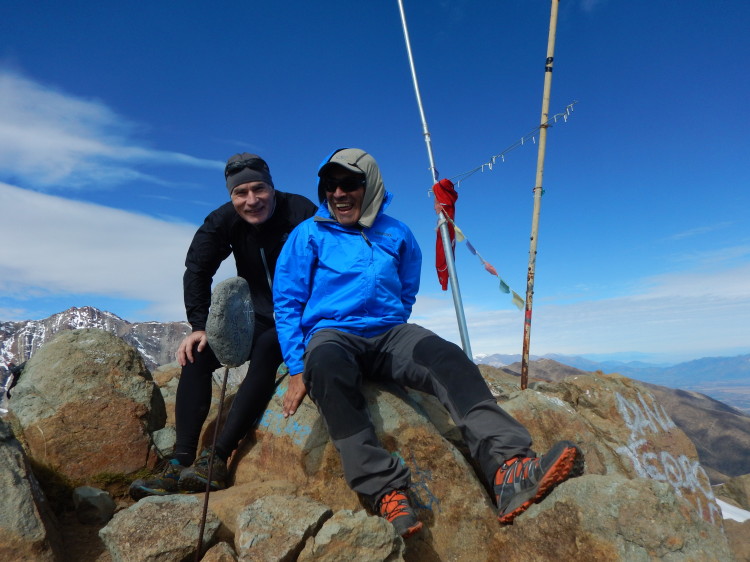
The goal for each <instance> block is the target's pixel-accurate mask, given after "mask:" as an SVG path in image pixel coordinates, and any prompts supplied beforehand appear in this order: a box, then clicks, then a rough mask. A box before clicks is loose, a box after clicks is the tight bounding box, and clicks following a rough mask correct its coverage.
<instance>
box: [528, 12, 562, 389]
mask: <svg viewBox="0 0 750 562" xmlns="http://www.w3.org/2000/svg"><path fill="white" fill-rule="evenodd" d="M559 4H560V0H552V9H551V13H550V20H549V38H548V40H547V60H546V62H545V65H544V92H543V94H542V121H541V122H542V124H541V126H540V127H539V149H538V152H537V167H536V184H535V186H534V214H533V216H532V219H531V244H530V247H529V271H528V274H527V277H526V313H525V315H524V323H523V355H522V357H521V390H525V389H526V385H527V382H528V378H529V345H530V341H531V305H532V302H533V300H534V275H535V268H536V244H537V238H538V235H539V213H540V211H541V207H542V193H543V191H542V178H543V177H544V154H545V150H546V148H547V127H549V125H548V123H547V122H548V121H549V98H550V90H551V89H552V62H553V60H554V55H555V31H556V29H557V8H558V5H559Z"/></svg>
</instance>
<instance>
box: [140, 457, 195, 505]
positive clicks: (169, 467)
mask: <svg viewBox="0 0 750 562" xmlns="http://www.w3.org/2000/svg"><path fill="white" fill-rule="evenodd" d="M183 470H185V467H184V466H182V465H181V464H180V463H179V462H178V461H177V459H169V460H167V461H166V462H164V465H163V466H162V467H161V469H160V470H158V471H157V473H156V474H154V476H153V477H151V478H147V479H143V478H139V479H138V480H134V481H133V483H132V484H131V485H130V488H129V490H128V492H129V493H130V497H131V498H133V499H134V500H136V501H137V500H140V499H141V498H145V497H146V496H166V495H169V494H178V493H179V492H180V490H179V488H178V487H177V481H178V480H179V479H180V474H181V473H182V471H183Z"/></svg>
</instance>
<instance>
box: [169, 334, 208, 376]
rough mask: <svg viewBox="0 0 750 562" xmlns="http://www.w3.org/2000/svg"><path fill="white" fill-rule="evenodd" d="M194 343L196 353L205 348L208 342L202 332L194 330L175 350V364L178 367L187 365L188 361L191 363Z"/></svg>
mask: <svg viewBox="0 0 750 562" xmlns="http://www.w3.org/2000/svg"><path fill="white" fill-rule="evenodd" d="M196 343H197V344H198V351H203V350H204V349H205V348H206V345H207V344H208V340H207V339H206V332H205V331H204V330H196V331H195V332H193V333H192V334H190V335H189V336H187V337H186V338H185V339H184V340H182V341H181V342H180V347H178V348H177V362H178V363H179V364H180V367H184V366H185V365H187V364H188V361H190V363H192V362H193V346H194V345H195V344H196Z"/></svg>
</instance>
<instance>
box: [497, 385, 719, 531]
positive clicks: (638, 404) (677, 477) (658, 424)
mask: <svg viewBox="0 0 750 562" xmlns="http://www.w3.org/2000/svg"><path fill="white" fill-rule="evenodd" d="M503 407H504V408H505V409H506V410H507V411H508V412H509V413H510V414H511V415H513V416H514V417H515V418H516V419H518V420H519V421H520V422H521V423H523V424H524V425H525V426H526V427H527V428H528V429H529V431H530V432H531V435H532V437H533V439H534V445H535V447H536V448H538V449H539V452H542V453H543V452H544V451H545V450H546V448H548V447H549V446H550V445H551V443H552V442H553V441H557V440H558V439H570V440H571V441H574V442H576V443H578V444H579V445H580V446H581V448H582V449H583V451H584V453H585V455H586V474H608V475H611V474H620V475H623V476H625V477H627V478H631V479H632V478H646V479H652V480H656V481H658V482H664V483H667V484H669V485H670V486H671V487H672V489H673V491H674V493H675V494H676V495H678V496H681V497H683V498H685V499H686V500H688V501H689V502H690V504H691V505H692V506H693V509H694V510H695V511H696V512H698V513H700V514H701V517H702V518H703V519H704V520H706V521H708V522H710V523H712V524H716V525H718V526H721V520H722V517H721V508H720V507H719V504H718V503H717V501H716V497H715V495H714V493H713V490H712V489H711V483H710V481H709V478H708V475H707V474H706V471H705V470H704V469H703V467H702V466H701V464H700V462H699V461H698V453H697V451H696V449H695V445H693V443H692V441H690V439H688V437H687V436H686V435H685V433H684V432H683V431H682V430H681V429H679V428H678V427H677V425H675V423H674V421H672V419H671V418H670V417H669V415H668V414H667V413H666V411H665V410H664V408H663V407H662V406H661V405H660V404H659V403H658V402H657V401H656V399H655V398H654V396H653V394H651V393H650V392H649V391H648V389H647V388H646V387H644V386H643V385H641V384H639V383H637V382H636V381H633V380H631V379H628V378H625V377H621V376H619V375H597V374H593V373H592V374H587V375H579V376H574V377H568V378H566V379H564V380H563V381H560V382H558V383H535V384H533V385H530V388H529V389H528V390H525V391H523V392H520V391H519V392H517V393H515V394H514V395H512V396H511V398H510V399H509V400H508V401H506V402H504V403H503Z"/></svg>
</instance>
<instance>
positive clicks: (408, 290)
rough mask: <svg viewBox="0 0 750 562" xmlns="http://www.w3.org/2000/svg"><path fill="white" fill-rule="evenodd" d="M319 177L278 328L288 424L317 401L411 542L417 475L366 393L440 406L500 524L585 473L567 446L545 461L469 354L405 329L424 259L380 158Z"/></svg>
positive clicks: (284, 285)
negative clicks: (397, 387)
mask: <svg viewBox="0 0 750 562" xmlns="http://www.w3.org/2000/svg"><path fill="white" fill-rule="evenodd" d="M318 176H319V178H320V180H319V184H318V197H319V198H320V201H321V205H320V207H319V208H318V211H317V214H316V215H315V217H314V218H312V219H308V220H306V221H304V222H303V223H302V224H300V225H299V226H298V227H297V228H295V229H294V231H293V232H292V234H291V236H290V237H289V240H288V241H287V243H286V245H285V246H284V248H283V250H282V251H281V255H280V256H279V259H278V262H277V264H276V277H275V280H274V309H275V312H276V326H277V331H278V334H279V343H280V345H281V349H282V352H283V354H284V360H285V361H286V364H287V366H288V367H289V372H290V374H292V376H291V377H290V380H289V386H288V389H287V392H286V394H285V395H284V399H283V413H284V416H285V417H288V416H290V415H293V414H294V413H295V412H296V410H297V408H298V407H299V404H300V403H301V402H302V400H303V398H304V396H305V394H306V393H307V392H309V393H310V397H311V398H312V400H313V402H314V403H315V404H316V405H317V407H318V410H319V412H320V414H321V415H322V417H323V419H324V420H325V423H326V426H327V428H328V432H329V434H330V436H331V439H332V441H333V443H334V445H335V447H336V449H337V450H338V452H339V455H340V457H341V462H342V466H343V470H344V475H345V478H346V481H347V483H348V484H349V487H350V488H352V489H353V490H354V491H356V492H358V493H359V494H360V495H361V496H362V497H364V498H366V499H367V501H368V502H369V503H370V507H371V508H372V509H373V510H374V511H375V512H376V513H379V514H380V515H382V516H383V517H385V518H386V519H387V520H388V521H390V522H391V523H392V524H393V525H394V527H395V528H396V531H397V532H398V533H399V534H401V535H402V536H403V537H408V536H410V535H412V534H414V533H416V532H417V531H419V530H420V529H421V527H422V523H421V522H420V521H418V520H417V518H416V515H415V513H414V510H413V509H412V507H411V506H410V504H409V500H408V496H407V491H408V488H409V485H410V475H409V469H408V468H407V467H406V466H405V465H404V464H402V463H401V462H399V460H398V459H397V458H395V457H394V456H392V455H391V454H390V453H389V452H388V451H386V450H385V449H384V448H383V447H382V446H381V445H380V443H379V441H378V439H377V437H376V434H375V429H374V426H373V423H372V420H371V419H370V415H369V411H368V409H367V403H366V400H365V398H364V396H363V394H362V392H361V384H362V380H363V378H373V379H378V380H392V381H394V382H396V383H398V384H401V385H403V386H408V387H411V388H414V389H417V390H420V391H423V392H427V393H429V394H431V395H433V396H436V397H437V398H438V400H440V402H441V403H442V404H443V406H445V408H446V409H447V410H448V412H449V413H450V415H451V417H452V418H453V421H454V422H455V423H456V425H457V426H458V428H459V429H460V431H461V433H462V435H463V438H464V440H465V441H466V444H467V446H468V448H469V451H470V452H471V455H472V457H473V458H474V459H475V460H476V461H477V462H478V463H479V465H480V466H481V468H482V471H483V473H484V476H485V477H486V478H487V480H488V482H489V483H490V484H491V486H492V487H493V488H494V492H495V495H496V501H497V506H498V519H499V520H500V522H501V523H511V522H512V521H513V519H514V518H515V517H517V516H518V515H519V514H520V513H522V512H523V511H525V510H526V509H527V508H528V507H529V506H530V505H531V504H532V503H534V502H538V501H540V500H541V499H542V498H543V497H544V496H545V495H546V494H547V493H548V492H550V491H551V490H552V489H553V488H554V487H555V486H557V485H558V484H560V483H561V482H563V481H565V480H566V479H568V478H570V477H573V476H578V475H579V474H580V473H581V472H582V471H583V454H582V452H581V450H580V449H579V448H578V447H577V446H576V445H574V444H573V443H571V442H568V441H562V442H559V443H557V444H556V445H554V446H553V447H552V448H551V449H550V451H549V452H548V453H547V454H545V455H543V456H541V457H537V456H536V454H535V453H534V452H533V451H532V450H531V448H530V447H531V436H530V434H529V432H528V431H527V430H526V428H525V427H523V426H522V425H521V424H520V423H518V422H517V421H515V420H514V419H513V418H512V417H511V416H510V415H508V414H507V413H506V412H505V411H504V410H502V409H501V408H500V407H499V406H498V405H497V403H496V401H495V399H494V398H493V396H492V394H491V393H490V390H489V389H488V387H487V385H486V383H485V382H484V379H483V378H482V376H481V374H480V372H479V369H478V367H477V366H476V365H475V364H474V363H473V362H472V361H471V360H469V358H468V357H467V356H466V355H465V354H464V353H463V351H462V350H461V349H460V348H459V347H458V346H456V345H455V344H453V343H449V342H447V341H445V340H443V339H441V338H440V337H438V336H437V335H435V334H434V333H432V332H430V331H429V330H427V329H425V328H423V327H421V326H418V325H416V324H407V320H408V318H409V315H410V314H411V309H412V305H413V304H414V301H415V298H416V294H417V290H418V289H419V278H420V269H421V261H422V257H421V252H420V250H419V247H418V245H417V242H416V240H415V239H414V236H413V234H412V233H411V231H410V230H409V228H408V227H407V226H406V225H405V224H403V223H402V222H400V221H398V220H396V219H394V218H392V217H390V216H388V215H386V214H385V209H386V207H387V206H388V204H389V203H390V201H391V198H392V195H391V194H390V193H389V192H387V191H386V190H385V186H384V184H383V180H382V179H381V176H380V170H379V168H378V165H377V163H376V162H375V160H374V158H373V157H372V156H371V155H369V154H368V153H367V152H364V151H363V150H360V149H357V148H347V149H340V150H336V151H334V152H333V153H332V154H331V155H329V156H328V157H327V158H326V159H325V160H324V162H323V164H322V165H321V167H320V169H319V171H318Z"/></svg>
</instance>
